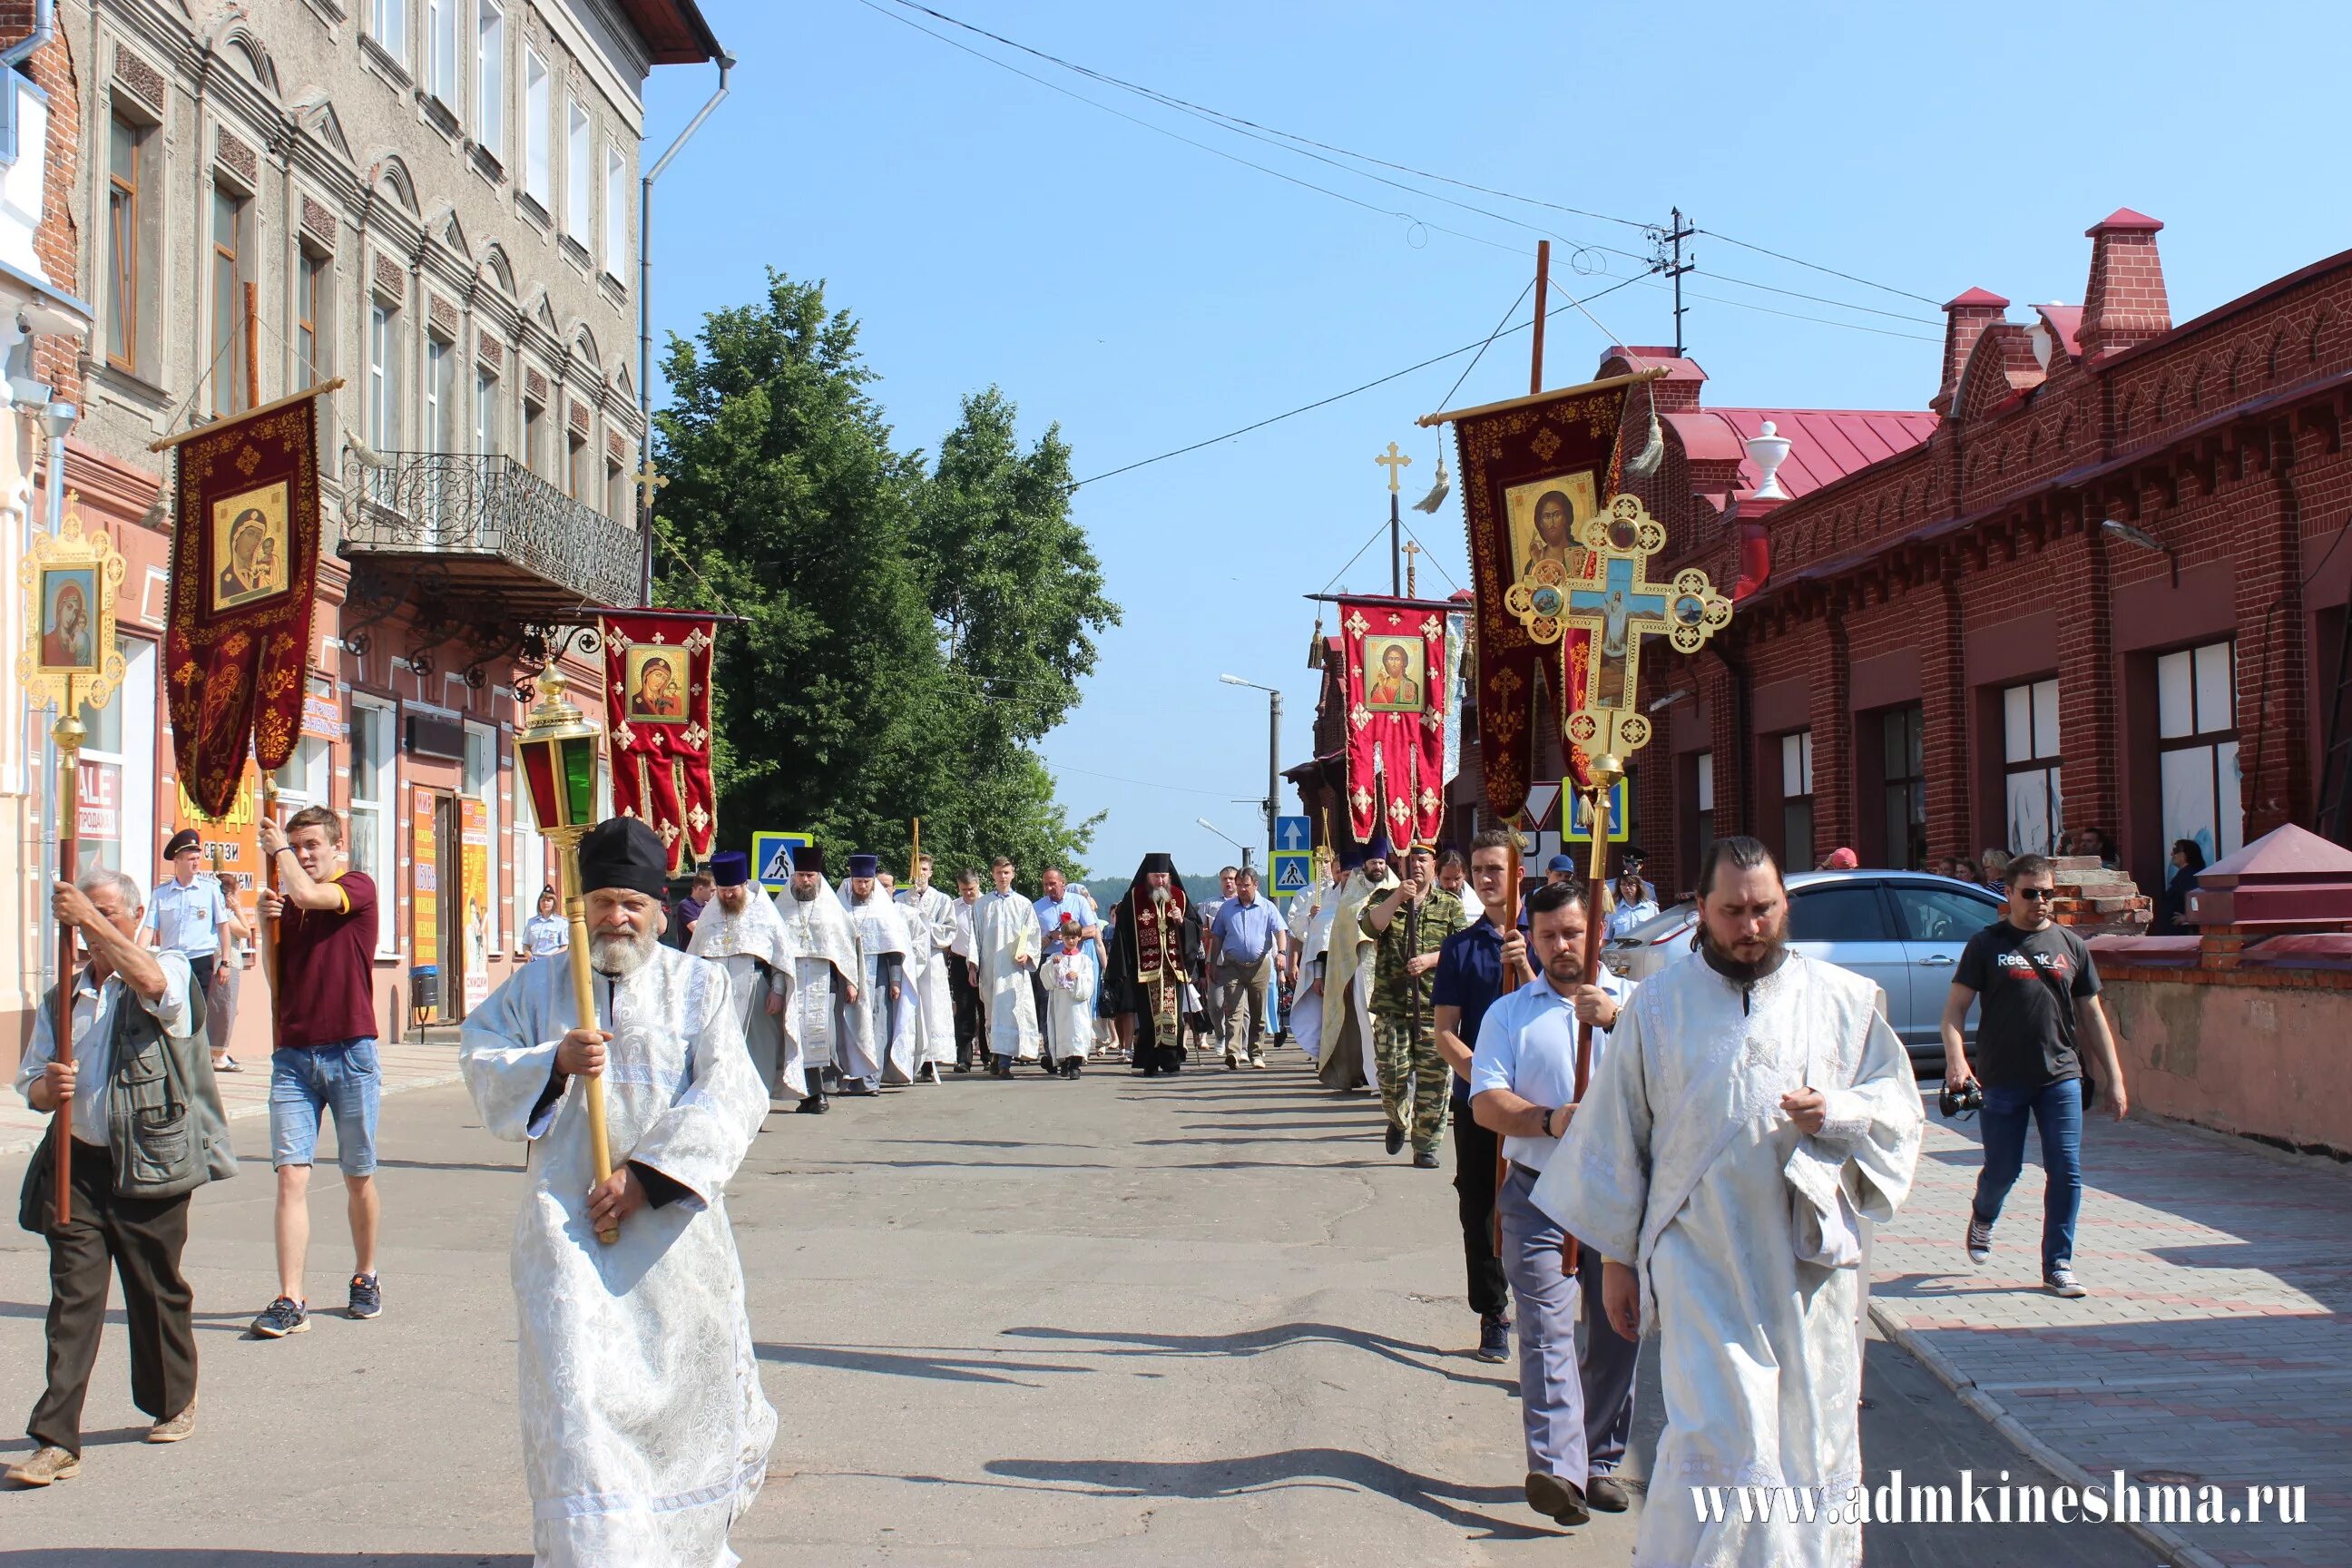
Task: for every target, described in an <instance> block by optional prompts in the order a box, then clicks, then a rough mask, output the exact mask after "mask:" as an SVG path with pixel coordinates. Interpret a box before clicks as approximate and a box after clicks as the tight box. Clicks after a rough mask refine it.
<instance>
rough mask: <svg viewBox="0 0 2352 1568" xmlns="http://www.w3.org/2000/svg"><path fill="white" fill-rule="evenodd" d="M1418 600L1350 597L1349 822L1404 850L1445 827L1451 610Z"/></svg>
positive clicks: (1346, 604)
mask: <svg viewBox="0 0 2352 1568" xmlns="http://www.w3.org/2000/svg"><path fill="white" fill-rule="evenodd" d="M1448 608H1449V606H1447V605H1442V604H1437V605H1433V604H1427V603H1424V602H1423V601H1420V600H1415V599H1343V600H1341V601H1340V603H1339V637H1340V646H1341V647H1342V648H1343V649H1344V650H1345V653H1346V658H1347V664H1348V825H1349V827H1350V828H1351V829H1352V830H1353V832H1354V834H1355V837H1356V840H1357V842H1359V843H1369V842H1370V840H1371V837H1372V834H1373V831H1374V829H1375V828H1376V827H1384V828H1386V829H1387V830H1388V836H1389V841H1390V842H1391V844H1393V845H1395V846H1396V847H1398V848H1400V849H1402V848H1403V847H1406V846H1408V845H1412V844H1434V843H1435V842H1436V841H1437V836H1438V834H1439V833H1440V832H1441V831H1443V829H1444V825H1445V702H1446V698H1447V696H1448V695H1449V693H1448V692H1447V691H1446V689H1445V613H1446V610H1447V609H1448Z"/></svg>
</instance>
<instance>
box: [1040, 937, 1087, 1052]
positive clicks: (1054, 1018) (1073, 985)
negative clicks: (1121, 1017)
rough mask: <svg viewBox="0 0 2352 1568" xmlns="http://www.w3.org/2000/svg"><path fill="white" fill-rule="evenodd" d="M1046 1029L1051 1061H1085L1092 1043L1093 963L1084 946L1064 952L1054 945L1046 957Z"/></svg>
mask: <svg viewBox="0 0 2352 1568" xmlns="http://www.w3.org/2000/svg"><path fill="white" fill-rule="evenodd" d="M1094 1024H1095V961H1094V958H1093V955H1091V954H1090V953H1088V952H1087V950H1086V946H1085V944H1084V943H1081V944H1079V947H1078V950H1077V951H1076V952H1069V953H1066V952H1063V951H1062V949H1061V944H1059V943H1058V942H1057V943H1055V946H1054V948H1053V950H1052V951H1051V952H1048V953H1046V955H1045V1028H1046V1032H1047V1034H1048V1035H1049V1036H1050V1037H1051V1038H1050V1040H1049V1042H1048V1045H1049V1052H1048V1054H1049V1055H1051V1056H1052V1058H1053V1059H1054V1060H1055V1061H1057V1062H1059V1061H1067V1060H1069V1059H1071V1058H1076V1059H1077V1060H1079V1061H1084V1060H1086V1059H1087V1048H1088V1047H1090V1046H1091V1045H1092V1044H1093V1042H1094V1033H1095V1029H1094Z"/></svg>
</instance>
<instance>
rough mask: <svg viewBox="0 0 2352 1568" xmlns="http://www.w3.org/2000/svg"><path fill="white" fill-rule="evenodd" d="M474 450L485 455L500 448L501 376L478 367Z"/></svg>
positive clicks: (475, 377) (494, 453)
mask: <svg viewBox="0 0 2352 1568" xmlns="http://www.w3.org/2000/svg"><path fill="white" fill-rule="evenodd" d="M474 450H475V451H477V452H478V453H480V454H481V455H482V456H484V457H491V456H494V455H496V454H497V453H498V451H499V378H498V377H497V376H494V375H492V374H490V373H489V372H488V371H487V370H483V369H480V368H478V367H477V368H476V370H475V371H474Z"/></svg>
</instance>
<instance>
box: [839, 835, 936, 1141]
mask: <svg viewBox="0 0 2352 1568" xmlns="http://www.w3.org/2000/svg"><path fill="white" fill-rule="evenodd" d="M881 870H882V860H881V857H879V856H877V855H852V856H851V857H850V858H849V877H848V879H847V880H845V881H844V882H843V883H842V885H841V907H842V908H843V909H845V910H848V911H849V924H850V927H851V929H853V930H854V931H856V933H857V952H858V957H859V960H860V962H861V963H863V964H864V968H863V969H862V970H861V971H860V973H859V975H858V990H859V991H860V992H861V993H862V994H864V996H865V998H866V1033H867V1036H868V1037H869V1038H871V1039H872V1041H873V1052H872V1059H873V1070H872V1071H871V1072H870V1073H866V1074H864V1075H859V1076H852V1075H851V1074H850V1072H849V1070H848V1069H847V1068H843V1069H842V1081H841V1092H842V1093H844V1094H848V1095H860V1094H879V1093H881V1092H882V1086H883V1085H884V1084H886V1083H887V1084H889V1085H891V1086H893V1087H894V1088H895V1087H898V1086H902V1085H905V1084H910V1083H912V1082H914V1081H915V1036H916V1033H917V1031H918V1027H919V1026H918V1025H917V1023H916V1019H915V995H914V987H913V984H912V981H913V978H914V975H915V973H916V966H917V964H918V963H919V962H920V959H919V955H918V954H917V953H916V952H915V943H914V939H913V937H912V935H911V934H910V933H909V932H908V930H907V921H906V920H905V918H904V912H903V911H902V910H900V909H899V908H898V904H896V903H895V902H893V901H892V900H891V898H890V890H889V889H887V888H885V887H884V886H882V881H881V876H880V873H881Z"/></svg>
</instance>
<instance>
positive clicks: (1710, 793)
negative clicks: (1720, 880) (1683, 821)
mask: <svg viewBox="0 0 2352 1568" xmlns="http://www.w3.org/2000/svg"><path fill="white" fill-rule="evenodd" d="M1691 764H1692V765H1691V779H1692V784H1691V799H1692V800H1693V801H1694V802H1696V804H1697V806H1698V842H1697V843H1696V844H1695V845H1693V846H1692V847H1691V871H1690V876H1691V877H1692V878H1693V879H1696V876H1697V871H1698V868H1699V867H1700V866H1703V865H1705V864H1706V852H1707V851H1708V850H1709V849H1711V848H1713V847H1715V753H1714V752H1699V753H1698V755H1696V757H1693V758H1692V759H1691Z"/></svg>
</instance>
